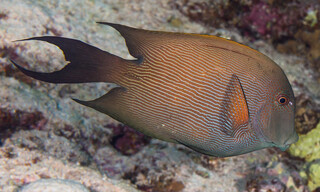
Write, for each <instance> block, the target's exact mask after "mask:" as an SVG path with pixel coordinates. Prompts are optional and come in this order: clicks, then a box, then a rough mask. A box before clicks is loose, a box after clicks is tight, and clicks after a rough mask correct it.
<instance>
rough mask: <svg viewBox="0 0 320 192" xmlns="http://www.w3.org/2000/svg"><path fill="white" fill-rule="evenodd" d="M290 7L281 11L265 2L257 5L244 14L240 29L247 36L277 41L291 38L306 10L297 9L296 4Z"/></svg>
mask: <svg viewBox="0 0 320 192" xmlns="http://www.w3.org/2000/svg"><path fill="white" fill-rule="evenodd" d="M288 6H289V8H288V9H281V8H280V7H277V6H271V5H269V4H267V3H265V2H263V1H261V2H259V3H256V4H254V5H252V7H250V8H249V9H248V12H246V13H244V15H243V19H242V22H240V23H239V27H240V28H241V29H242V30H243V32H244V33H245V34H246V33H247V34H246V35H249V34H248V33H251V35H252V36H258V37H267V38H275V39H279V38H282V37H285V36H291V35H293V31H295V29H294V28H296V27H297V26H299V25H300V24H301V21H302V18H303V11H304V10H303V9H300V10H299V9H297V5H295V4H290V5H288ZM299 21H300V23H299Z"/></svg>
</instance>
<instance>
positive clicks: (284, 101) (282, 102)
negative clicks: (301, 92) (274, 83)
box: [279, 97, 287, 104]
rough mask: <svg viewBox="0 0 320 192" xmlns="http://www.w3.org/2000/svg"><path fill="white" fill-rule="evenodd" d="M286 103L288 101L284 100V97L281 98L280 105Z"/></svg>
mask: <svg viewBox="0 0 320 192" xmlns="http://www.w3.org/2000/svg"><path fill="white" fill-rule="evenodd" d="M286 101H287V99H286V98H284V97H281V98H280V99H279V103H281V104H285V103H286Z"/></svg>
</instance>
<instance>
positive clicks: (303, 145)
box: [288, 123, 320, 162]
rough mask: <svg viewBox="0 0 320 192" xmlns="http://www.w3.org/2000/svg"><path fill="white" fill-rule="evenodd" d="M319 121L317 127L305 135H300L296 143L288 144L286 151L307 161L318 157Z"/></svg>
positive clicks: (319, 140) (319, 144)
mask: <svg viewBox="0 0 320 192" xmlns="http://www.w3.org/2000/svg"><path fill="white" fill-rule="evenodd" d="M319 151H320V123H319V124H318V125H317V127H316V128H315V129H313V130H311V131H310V132H308V133H307V134H305V135H300V139H299V141H298V142H297V143H294V144H292V145H291V146H290V148H289V150H288V152H289V153H290V154H291V155H293V156H297V157H300V158H304V159H305V160H306V161H307V162H310V161H314V160H316V159H320V153H319Z"/></svg>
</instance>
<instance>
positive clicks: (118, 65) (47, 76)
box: [11, 36, 135, 86]
mask: <svg viewBox="0 0 320 192" xmlns="http://www.w3.org/2000/svg"><path fill="white" fill-rule="evenodd" d="M26 40H40V41H46V42H48V43H51V44H54V45H56V46H58V47H59V48H60V49H61V50H62V51H63V53H64V55H65V59H66V60H67V61H69V63H68V64H67V65H66V66H65V67H64V68H63V69H61V70H59V71H55V72H51V73H42V72H35V71H30V70H27V69H25V68H23V67H21V66H20V65H18V64H17V63H16V62H14V61H13V60H11V62H12V63H13V64H14V65H15V66H16V67H17V68H18V69H19V70H20V71H22V72H23V73H24V74H26V75H28V76H30V77H33V78H35V79H37V80H41V81H45V82H50V83H87V82H109V83H116V84H119V85H120V86H122V85H121V79H122V76H123V75H124V74H125V73H126V71H127V70H128V68H130V66H133V65H134V64H135V63H134V62H133V61H129V60H125V59H122V58H120V57H118V56H115V55H113V54H110V53H108V52H105V51H103V50H101V49H99V48H96V47H93V46H91V45H88V44H86V43H83V42H81V41H79V40H75V39H69V38H63V37H55V36H42V37H32V38H29V39H24V40H19V41H26Z"/></svg>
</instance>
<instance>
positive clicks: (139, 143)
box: [108, 124, 150, 155]
mask: <svg viewBox="0 0 320 192" xmlns="http://www.w3.org/2000/svg"><path fill="white" fill-rule="evenodd" d="M108 127H109V128H111V129H112V130H113V136H112V139H111V144H112V146H113V147H114V148H115V149H117V150H118V151H120V152H121V153H122V154H124V155H133V154H135V153H137V152H138V151H140V150H141V149H142V148H143V147H144V146H145V145H147V144H148V143H149V142H150V138H149V137H147V136H145V135H144V134H142V133H140V132H138V131H135V130H134V129H132V128H130V127H128V126H126V125H122V124H119V125H113V124H111V125H108Z"/></svg>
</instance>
